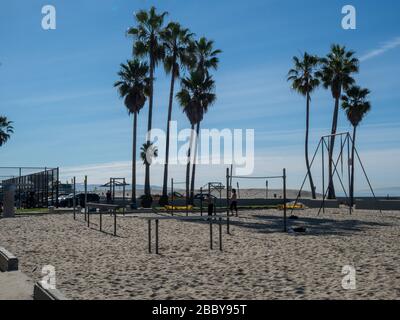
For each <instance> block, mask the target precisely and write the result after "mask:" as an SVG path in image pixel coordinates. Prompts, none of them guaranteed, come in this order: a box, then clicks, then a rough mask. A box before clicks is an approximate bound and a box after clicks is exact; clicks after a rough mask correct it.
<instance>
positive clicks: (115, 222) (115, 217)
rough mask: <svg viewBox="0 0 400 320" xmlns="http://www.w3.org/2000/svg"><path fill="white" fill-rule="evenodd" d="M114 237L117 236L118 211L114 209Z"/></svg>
mask: <svg viewBox="0 0 400 320" xmlns="http://www.w3.org/2000/svg"><path fill="white" fill-rule="evenodd" d="M114 236H115V237H116V236H117V211H116V210H115V209H114Z"/></svg>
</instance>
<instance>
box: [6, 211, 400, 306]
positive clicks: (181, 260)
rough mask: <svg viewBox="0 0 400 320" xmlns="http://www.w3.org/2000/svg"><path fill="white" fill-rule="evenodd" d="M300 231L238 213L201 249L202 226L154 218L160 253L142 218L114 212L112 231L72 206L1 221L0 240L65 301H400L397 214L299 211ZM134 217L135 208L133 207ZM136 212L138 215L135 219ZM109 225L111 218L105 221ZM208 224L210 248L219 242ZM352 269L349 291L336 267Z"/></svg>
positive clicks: (278, 217) (273, 215)
mask: <svg viewBox="0 0 400 320" xmlns="http://www.w3.org/2000/svg"><path fill="white" fill-rule="evenodd" d="M296 214H297V215H298V216H299V217H300V219H299V220H293V221H289V224H290V226H293V225H295V226H299V225H304V226H306V227H307V233H305V234H291V233H283V232H282V212H280V211H275V210H268V211H267V210H264V211H261V210H260V211H245V212H241V213H240V217H239V218H233V219H232V226H231V231H232V232H231V233H232V234H231V235H227V234H225V228H223V231H224V234H223V248H224V251H223V252H220V251H219V250H213V251H211V250H210V249H209V227H208V225H206V224H204V223H200V222H182V221H176V220H162V221H160V255H155V254H149V253H148V252H147V224H146V223H147V222H146V221H145V220H144V219H141V218H139V217H135V216H126V217H122V216H121V217H118V235H119V236H118V237H113V236H112V235H110V234H107V233H101V232H99V231H98V230H97V229H98V217H95V216H93V218H92V219H91V222H92V224H91V227H92V228H90V229H89V228H87V227H86V225H85V223H84V221H83V218H82V216H79V218H78V220H77V221H74V220H73V216H72V215H71V214H62V215H61V214H57V215H44V216H27V217H17V218H13V219H0V246H4V247H5V248H7V249H8V250H9V251H11V252H13V253H14V254H15V255H16V256H17V257H18V258H19V259H20V269H21V271H23V272H24V273H26V274H27V275H28V276H30V277H32V278H33V279H34V280H40V279H41V276H42V275H41V268H42V267H43V266H44V265H53V266H54V267H55V268H56V277H57V289H59V290H60V291H61V292H63V293H64V294H65V295H66V296H67V297H68V298H70V299H398V298H399V297H400V254H399V252H400V244H399V241H398V239H399V236H400V212H384V213H382V214H381V213H379V212H374V211H356V212H355V213H354V215H352V216H349V215H348V212H347V211H346V210H341V211H340V210H339V209H331V210H327V212H326V213H325V214H324V215H321V216H319V217H318V216H317V214H316V211H315V210H311V209H306V210H304V211H297V212H296ZM138 216H139V215H138ZM142 216H143V215H140V217H142ZM103 224H104V229H105V230H106V231H108V232H112V219H111V217H109V216H107V217H105V218H104V221H103ZM217 241H218V237H217V228H215V247H216V248H218V246H217ZM344 265H352V266H354V267H355V268H356V272H357V273H356V286H357V288H356V289H355V290H345V289H343V288H342V278H343V276H344V275H343V274H342V267H343V266H344Z"/></svg>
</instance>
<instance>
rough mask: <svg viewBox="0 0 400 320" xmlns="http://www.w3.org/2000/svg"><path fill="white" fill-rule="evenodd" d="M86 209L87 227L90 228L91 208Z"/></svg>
mask: <svg viewBox="0 0 400 320" xmlns="http://www.w3.org/2000/svg"><path fill="white" fill-rule="evenodd" d="M85 207H86V208H87V226H88V228H89V227H90V208H89V206H87V205H85Z"/></svg>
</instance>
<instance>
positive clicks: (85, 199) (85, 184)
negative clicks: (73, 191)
mask: <svg viewBox="0 0 400 320" xmlns="http://www.w3.org/2000/svg"><path fill="white" fill-rule="evenodd" d="M84 187H85V197H84V202H85V203H84V205H85V221H86V219H87V217H86V215H87V211H88V210H87V206H86V203H87V176H85V181H84Z"/></svg>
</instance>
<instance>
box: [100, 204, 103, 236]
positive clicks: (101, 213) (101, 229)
mask: <svg viewBox="0 0 400 320" xmlns="http://www.w3.org/2000/svg"><path fill="white" fill-rule="evenodd" d="M101 231H103V212H102V210H101V209H100V232H101Z"/></svg>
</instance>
